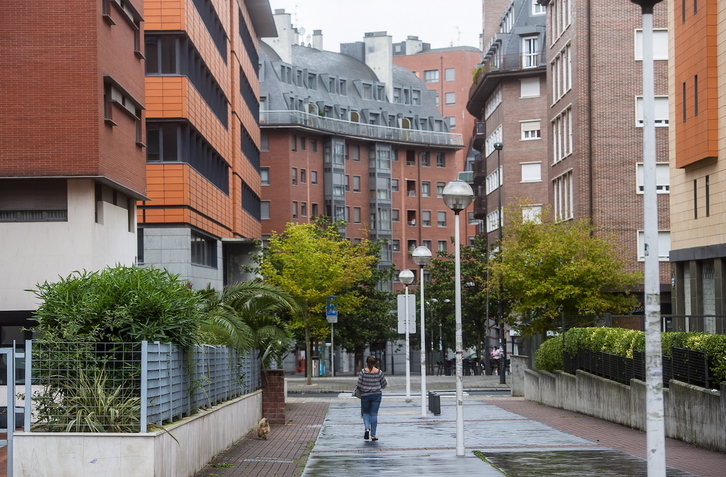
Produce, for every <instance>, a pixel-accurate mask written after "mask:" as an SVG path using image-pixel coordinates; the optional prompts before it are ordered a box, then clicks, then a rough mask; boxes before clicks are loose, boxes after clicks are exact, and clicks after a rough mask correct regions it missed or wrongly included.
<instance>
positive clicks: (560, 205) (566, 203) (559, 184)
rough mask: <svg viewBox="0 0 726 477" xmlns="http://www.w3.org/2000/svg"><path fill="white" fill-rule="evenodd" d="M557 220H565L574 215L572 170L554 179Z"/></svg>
mask: <svg viewBox="0 0 726 477" xmlns="http://www.w3.org/2000/svg"><path fill="white" fill-rule="evenodd" d="M552 182H553V192H554V194H553V195H554V200H555V206H554V209H555V220H557V221H563V220H569V219H571V218H573V217H574V209H575V207H574V199H573V189H574V187H573V184H572V171H567V172H565V173H564V174H562V175H561V176H559V177H556V178H555V179H554V180H553V181H552Z"/></svg>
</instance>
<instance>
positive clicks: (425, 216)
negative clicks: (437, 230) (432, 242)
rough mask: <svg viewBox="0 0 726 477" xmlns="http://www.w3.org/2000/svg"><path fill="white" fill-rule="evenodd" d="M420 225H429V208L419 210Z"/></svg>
mask: <svg viewBox="0 0 726 477" xmlns="http://www.w3.org/2000/svg"><path fill="white" fill-rule="evenodd" d="M421 225H423V226H424V227H431V211H430V210H422V211H421Z"/></svg>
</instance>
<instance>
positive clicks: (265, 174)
mask: <svg viewBox="0 0 726 477" xmlns="http://www.w3.org/2000/svg"><path fill="white" fill-rule="evenodd" d="M260 184H261V185H263V186H268V185H270V170H269V169H268V168H266V167H263V168H262V169H260Z"/></svg>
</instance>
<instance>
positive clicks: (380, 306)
mask: <svg viewBox="0 0 726 477" xmlns="http://www.w3.org/2000/svg"><path fill="white" fill-rule="evenodd" d="M369 246H370V250H369V252H368V253H369V254H370V255H371V256H374V257H378V256H379V254H380V248H381V242H379V241H372V242H369ZM378 262H379V260H378V259H376V260H375V261H374V262H372V263H371V265H370V269H371V274H370V276H369V277H368V278H366V279H364V280H361V281H359V283H357V284H356V285H355V287H357V288H358V292H359V294H360V296H361V298H362V301H361V303H360V305H359V306H358V307H356V308H355V309H353V310H351V311H349V312H347V313H345V314H344V315H340V318H339V319H338V323H337V324H336V325H335V342H336V344H339V345H340V346H342V347H343V348H345V349H346V350H347V351H349V352H353V353H354V354H355V368H354V369H362V368H363V363H364V357H363V352H364V351H365V346H366V344H373V343H380V342H385V341H389V340H392V339H395V338H396V337H397V336H398V333H397V329H396V320H397V318H396V315H395V301H394V294H393V293H391V292H388V291H384V290H381V289H379V288H378V286H377V285H378V284H379V283H380V282H390V281H391V280H392V278H393V269H392V268H386V269H380V268H378Z"/></svg>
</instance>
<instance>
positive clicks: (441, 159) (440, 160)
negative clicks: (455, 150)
mask: <svg viewBox="0 0 726 477" xmlns="http://www.w3.org/2000/svg"><path fill="white" fill-rule="evenodd" d="M436 167H446V153H444V152H437V153H436Z"/></svg>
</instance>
